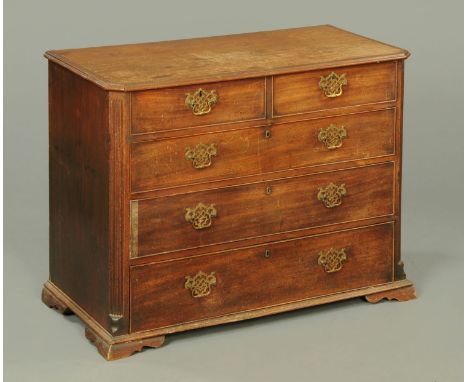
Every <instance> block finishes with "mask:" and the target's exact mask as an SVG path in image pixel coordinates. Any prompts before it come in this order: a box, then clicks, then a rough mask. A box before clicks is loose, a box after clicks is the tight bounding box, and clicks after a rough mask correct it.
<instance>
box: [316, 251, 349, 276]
mask: <svg viewBox="0 0 468 382" xmlns="http://www.w3.org/2000/svg"><path fill="white" fill-rule="evenodd" d="M346 258H347V256H346V248H340V249H338V248H333V247H332V248H330V249H329V250H328V251H321V252H320V253H319V257H318V264H319V265H321V266H322V267H323V269H324V270H325V272H327V273H333V272H338V271H339V270H341V268H342V267H343V261H345V260H346Z"/></svg>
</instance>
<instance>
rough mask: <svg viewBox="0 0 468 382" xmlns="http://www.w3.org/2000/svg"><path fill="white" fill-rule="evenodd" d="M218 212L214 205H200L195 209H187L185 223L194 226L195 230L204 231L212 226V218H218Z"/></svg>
mask: <svg viewBox="0 0 468 382" xmlns="http://www.w3.org/2000/svg"><path fill="white" fill-rule="evenodd" d="M216 215H217V211H216V208H215V206H214V204H210V205H209V206H207V205H206V204H203V203H198V204H197V206H196V207H194V208H186V209H185V221H187V222H189V223H191V224H192V226H193V228H195V229H203V228H208V227H210V226H211V218H212V217H216Z"/></svg>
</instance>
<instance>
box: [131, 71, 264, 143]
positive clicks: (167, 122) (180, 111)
mask: <svg viewBox="0 0 468 382" xmlns="http://www.w3.org/2000/svg"><path fill="white" fill-rule="evenodd" d="M202 88H203V89H204V90H206V91H211V90H215V91H216V94H217V96H218V101H217V102H216V103H215V104H214V105H213V106H212V107H211V111H210V112H209V113H208V114H204V115H194V114H193V112H192V110H191V109H190V108H189V107H188V106H187V105H186V104H185V99H186V97H187V94H188V93H192V94H193V93H194V92H195V91H197V90H198V89H200V86H199V85H192V86H182V87H178V88H169V89H161V90H152V91H144V92H134V93H132V133H134V134H139V133H140V134H141V133H151V132H155V131H165V130H172V129H189V128H190V127H195V126H203V125H212V124H220V123H228V122H242V121H251V120H256V119H265V117H266V116H265V78H258V79H257V78H254V79H248V80H240V81H228V82H220V83H210V84H205V85H203V86H202Z"/></svg>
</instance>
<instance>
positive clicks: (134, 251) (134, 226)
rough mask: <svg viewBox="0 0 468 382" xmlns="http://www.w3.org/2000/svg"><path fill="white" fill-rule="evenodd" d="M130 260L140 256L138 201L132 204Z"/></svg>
mask: <svg viewBox="0 0 468 382" xmlns="http://www.w3.org/2000/svg"><path fill="white" fill-rule="evenodd" d="M130 234H131V238H130V258H134V257H137V256H138V200H132V201H131V202H130Z"/></svg>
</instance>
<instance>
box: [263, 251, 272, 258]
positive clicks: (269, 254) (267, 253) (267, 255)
mask: <svg viewBox="0 0 468 382" xmlns="http://www.w3.org/2000/svg"><path fill="white" fill-rule="evenodd" d="M264 256H265V257H266V258H267V259H268V258H269V257H270V256H271V251H270V250H269V249H265V254H264Z"/></svg>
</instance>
